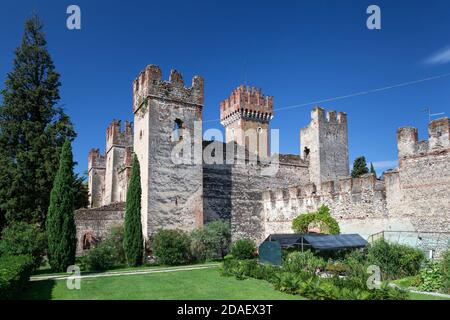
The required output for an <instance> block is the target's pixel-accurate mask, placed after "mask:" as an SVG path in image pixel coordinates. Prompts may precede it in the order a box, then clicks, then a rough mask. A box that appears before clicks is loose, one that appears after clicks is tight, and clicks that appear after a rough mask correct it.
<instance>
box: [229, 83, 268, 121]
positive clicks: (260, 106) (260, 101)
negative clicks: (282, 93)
mask: <svg viewBox="0 0 450 320" xmlns="http://www.w3.org/2000/svg"><path fill="white" fill-rule="evenodd" d="M236 116H237V117H238V118H240V117H241V118H246V119H248V120H252V119H254V120H256V121H262V122H269V121H270V120H271V119H272V118H273V97H272V96H265V95H264V94H263V93H262V91H261V89H259V88H256V87H249V86H245V85H241V86H239V87H237V88H236V89H234V90H233V92H232V93H231V95H230V96H229V97H228V98H227V99H225V100H224V101H222V102H221V103H220V119H221V121H222V123H225V122H228V121H227V120H230V119H231V118H236Z"/></svg>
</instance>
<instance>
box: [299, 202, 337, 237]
mask: <svg viewBox="0 0 450 320" xmlns="http://www.w3.org/2000/svg"><path fill="white" fill-rule="evenodd" d="M312 224H314V225H318V226H321V229H322V230H321V231H322V233H328V234H339V233H340V228H339V224H338V223H337V221H336V219H334V218H333V217H332V216H331V215H330V208H328V207H327V206H326V205H322V206H321V207H320V208H319V210H317V211H316V212H308V213H303V214H300V215H299V216H298V217H297V218H295V219H294V220H293V221H292V229H293V230H294V232H295V233H308V228H309V227H310V225H312Z"/></svg>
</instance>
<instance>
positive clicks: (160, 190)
mask: <svg viewBox="0 0 450 320" xmlns="http://www.w3.org/2000/svg"><path fill="white" fill-rule="evenodd" d="M203 86H204V84H203V78H201V77H199V76H194V77H193V78H192V83H191V86H190V87H187V86H185V84H184V81H183V77H182V75H181V74H180V73H179V72H177V71H176V70H172V71H171V73H170V76H169V79H168V81H167V80H163V78H162V72H161V69H160V68H159V67H158V66H156V65H149V66H147V67H146V68H145V69H144V70H143V71H142V72H141V73H140V74H139V76H138V77H137V78H136V79H135V80H134V82H133V112H134V132H135V134H134V152H135V153H136V155H137V156H138V159H139V162H140V166H141V184H142V203H141V210H142V211H141V212H142V226H143V233H144V236H145V237H146V238H151V236H152V235H153V234H154V232H155V231H157V230H158V229H160V228H172V229H174V228H179V229H184V230H192V229H193V228H195V227H198V226H199V225H202V224H203V202H202V195H203V167H202V123H201V121H202V109H203V104H204V91H203V90H204V88H203ZM177 150H181V151H180V152H178V151H177Z"/></svg>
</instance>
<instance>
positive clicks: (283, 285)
mask: <svg viewBox="0 0 450 320" xmlns="http://www.w3.org/2000/svg"><path fill="white" fill-rule="evenodd" d="M301 281H302V279H301V278H300V277H299V276H298V275H296V274H294V273H292V272H280V273H277V274H275V275H274V280H273V287H274V289H275V290H278V291H281V292H286V293H291V294H293V293H296V292H297V290H298V289H299V286H300V283H301Z"/></svg>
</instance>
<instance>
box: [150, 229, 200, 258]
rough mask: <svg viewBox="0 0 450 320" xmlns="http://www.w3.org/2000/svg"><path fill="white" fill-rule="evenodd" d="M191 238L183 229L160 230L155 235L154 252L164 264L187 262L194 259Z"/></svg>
mask: <svg viewBox="0 0 450 320" xmlns="http://www.w3.org/2000/svg"><path fill="white" fill-rule="evenodd" d="M190 246H191V239H190V237H189V235H188V234H187V233H186V232H184V231H181V230H159V231H158V232H157V233H156V234H155V236H154V237H153V246H152V249H153V254H154V255H155V257H156V260H157V262H158V263H161V264H164V265H177V264H186V263H189V262H190V261H191V260H192V257H191V254H190Z"/></svg>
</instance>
